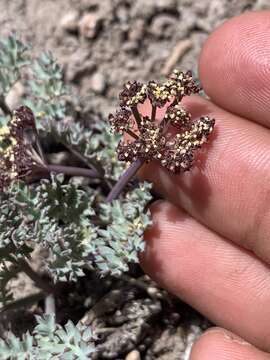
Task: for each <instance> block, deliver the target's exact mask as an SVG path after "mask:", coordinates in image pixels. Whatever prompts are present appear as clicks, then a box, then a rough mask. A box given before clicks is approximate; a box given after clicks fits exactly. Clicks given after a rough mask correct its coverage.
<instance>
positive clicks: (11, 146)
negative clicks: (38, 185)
mask: <svg viewBox="0 0 270 360" xmlns="http://www.w3.org/2000/svg"><path fill="white" fill-rule="evenodd" d="M27 129H28V130H29V129H32V130H33V131H36V128H35V120H34V115H33V113H32V111H31V110H30V109H29V108H28V107H26V106H21V107H19V108H18V109H17V110H15V111H14V113H13V117H12V119H11V120H10V122H9V123H8V125H7V126H4V127H2V128H0V190H2V189H3V188H5V187H6V186H8V185H9V184H10V183H11V182H12V181H13V180H17V179H20V178H24V177H26V176H28V175H29V174H30V173H31V171H32V167H33V165H34V161H33V158H32V156H31V152H30V145H29V144H28V143H27V142H26V141H25V140H26V139H25V131H26V130H27Z"/></svg>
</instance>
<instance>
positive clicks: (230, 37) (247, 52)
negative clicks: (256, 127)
mask: <svg viewBox="0 0 270 360" xmlns="http://www.w3.org/2000/svg"><path fill="white" fill-rule="evenodd" d="M199 73H200V80H201V82H202V85H203V88H204V90H205V92H206V93H207V95H208V96H209V97H210V98H211V100H212V101H213V102H214V103H215V104H217V105H219V106H221V107H222V108H223V109H226V110H228V111H230V112H233V113H235V114H237V115H241V116H243V117H245V118H247V119H250V120H253V121H255V122H257V123H260V124H262V125H264V126H266V127H268V128H269V127H270V86H269V84H270V11H262V12H250V13H246V14H243V15H241V16H237V17H235V18H233V19H231V20H229V21H226V22H225V23H224V24H223V25H221V26H220V27H219V28H218V29H217V30H216V31H214V32H213V34H212V35H210V37H209V38H208V40H207V41H206V44H205V45H204V47H203V50H202V53H201V56H200V64H199Z"/></svg>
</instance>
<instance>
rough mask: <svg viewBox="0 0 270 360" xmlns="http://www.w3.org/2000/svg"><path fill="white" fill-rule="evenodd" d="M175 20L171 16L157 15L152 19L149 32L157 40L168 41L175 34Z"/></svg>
mask: <svg viewBox="0 0 270 360" xmlns="http://www.w3.org/2000/svg"><path fill="white" fill-rule="evenodd" d="M176 24H177V19H176V17H175V16H171V15H166V14H163V15H158V16H156V17H155V18H154V19H153V22H152V24H151V28H150V32H151V33H152V34H153V35H154V36H155V37H157V38H159V39H169V38H172V37H173V35H174V34H175V31H176V30H175V29H176Z"/></svg>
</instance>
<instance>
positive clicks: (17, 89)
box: [6, 81, 25, 109]
mask: <svg viewBox="0 0 270 360" xmlns="http://www.w3.org/2000/svg"><path fill="white" fill-rule="evenodd" d="M24 90H25V89H24V86H23V84H22V83H21V82H19V81H18V82H16V83H15V84H14V85H13V87H12V88H11V89H10V91H9V93H8V95H7V97H6V102H7V104H8V106H9V107H10V108H11V109H15V108H16V107H17V106H19V104H20V101H21V97H22V95H23V93H24Z"/></svg>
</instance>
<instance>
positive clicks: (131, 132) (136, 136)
mask: <svg viewBox="0 0 270 360" xmlns="http://www.w3.org/2000/svg"><path fill="white" fill-rule="evenodd" d="M125 132H126V133H127V134H128V135H130V136H132V137H133V138H134V139H136V140H137V139H139V136H138V135H136V134H135V133H134V132H133V131H132V130H130V129H127V130H125Z"/></svg>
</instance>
